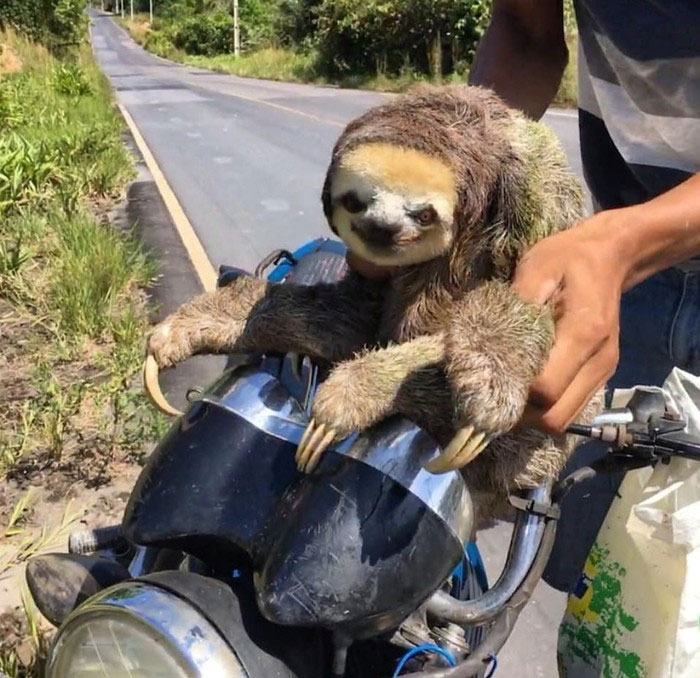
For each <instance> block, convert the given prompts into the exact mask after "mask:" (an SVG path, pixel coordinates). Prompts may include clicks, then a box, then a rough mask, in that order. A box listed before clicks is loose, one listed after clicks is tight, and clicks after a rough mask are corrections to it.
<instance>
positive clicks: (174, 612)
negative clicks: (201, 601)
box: [45, 580, 248, 678]
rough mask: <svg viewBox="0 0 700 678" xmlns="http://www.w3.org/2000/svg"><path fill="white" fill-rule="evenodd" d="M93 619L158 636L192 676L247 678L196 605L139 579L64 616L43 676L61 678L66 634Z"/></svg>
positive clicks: (103, 593) (105, 593)
mask: <svg viewBox="0 0 700 678" xmlns="http://www.w3.org/2000/svg"><path fill="white" fill-rule="evenodd" d="M166 613H167V614H166ZM96 619H101V620H105V619H117V620H120V621H124V620H125V621H127V623H128V624H130V625H131V626H132V627H133V628H136V629H137V630H141V631H144V632H147V633H148V634H149V635H152V636H155V637H157V638H158V639H159V640H160V642H161V645H162V646H163V647H164V648H166V651H167V654H168V655H169V656H170V658H171V659H173V660H175V661H176V662H177V663H178V664H179V665H181V667H182V668H183V671H186V672H189V675H192V676H195V677H196V678H204V677H205V676H222V677H223V676H226V677H227V678H228V677H230V678H248V674H247V673H246V671H245V670H244V669H243V666H242V665H241V663H240V661H239V660H238V657H237V656H236V653H235V651H234V650H233V648H231V646H230V645H229V643H228V642H227V641H226V640H225V639H224V637H223V636H222V634H221V633H220V632H219V631H218V629H217V628H216V627H215V626H214V624H213V623H212V622H211V621H209V619H208V618H207V617H206V616H205V614H204V613H203V612H202V611H200V609H199V608H198V607H197V605H196V604H194V603H193V602H190V601H189V600H188V599H186V598H183V597H180V596H178V595H176V594H175V593H173V592H171V591H169V590H167V589H165V588H162V587H159V586H158V585H154V584H152V583H150V582H144V581H138V580H129V581H126V582H121V583H119V584H115V585H114V586H111V587H109V588H107V589H105V590H104V591H100V592H99V593H97V594H95V595H94V596H92V597H91V598H89V599H88V600H86V601H85V602H84V603H83V604H82V605H81V606H80V607H78V608H76V610H74V611H73V612H72V613H71V614H70V615H69V616H68V617H67V618H66V620H65V621H64V623H63V624H62V625H61V627H60V628H59V630H58V631H57V633H56V636H55V637H54V639H53V642H52V643H51V647H50V649H49V653H48V656H47V661H46V674H45V675H46V678H62V677H60V676H58V675H57V673H56V670H57V667H58V666H59V663H60V661H59V660H61V659H63V655H62V648H61V646H62V645H63V644H64V642H65V641H66V640H67V639H70V634H72V633H74V632H76V631H77V630H78V629H79V628H81V627H83V626H84V625H85V624H87V623H89V622H90V621H91V620H96Z"/></svg>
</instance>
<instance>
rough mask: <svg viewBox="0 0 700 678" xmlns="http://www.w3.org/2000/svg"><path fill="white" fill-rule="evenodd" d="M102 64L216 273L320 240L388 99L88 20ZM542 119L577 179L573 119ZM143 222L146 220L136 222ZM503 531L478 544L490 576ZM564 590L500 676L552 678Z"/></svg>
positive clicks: (535, 608)
mask: <svg viewBox="0 0 700 678" xmlns="http://www.w3.org/2000/svg"><path fill="white" fill-rule="evenodd" d="M92 17H93V21H92V39H93V46H94V49H95V52H96V54H97V58H98V60H99V62H100V64H101V66H102V68H103V70H104V72H105V73H106V74H107V76H108V77H109V79H110V81H111V83H112V85H113V87H114V89H115V90H116V95H117V97H118V99H119V101H120V102H121V103H122V104H123V105H124V106H125V107H126V108H127V110H128V111H129V113H130V114H131V116H132V117H133V119H134V120H135V122H136V124H137V125H138V127H139V129H140V131H141V133H142V135H143V137H144V138H145V140H146V142H147V143H148V145H149V147H150V149H151V151H152V153H153V155H154V156H155V158H156V160H157V161H158V163H159V165H160V167H161V169H162V171H163V173H164V174H165V176H166V178H167V180H168V182H169V183H170V185H171V187H172V188H173V190H174V192H175V194H176V195H177V196H178V198H179V201H180V203H181V204H182V206H183V208H184V210H185V212H186V213H187V216H188V218H189V220H190V221H191V222H192V225H193V227H194V229H195V231H196V233H197V235H198V237H199V239H200V240H201V242H202V244H203V246H204V248H205V250H206V251H207V253H208V255H209V258H210V259H211V261H212V263H213V264H214V267H215V268H216V267H218V265H219V264H221V263H228V264H233V265H237V266H242V267H245V268H250V267H252V266H254V265H255V263H257V261H259V260H260V259H261V258H262V257H263V256H265V255H266V254H267V253H268V252H269V251H270V250H272V249H274V248H277V247H281V246H284V247H288V248H293V247H295V246H297V245H299V244H301V243H302V242H304V241H305V240H307V239H309V238H311V237H315V236H318V235H327V234H328V231H327V227H326V224H325V222H324V220H323V217H322V213H321V205H320V188H321V184H322V181H323V177H324V174H325V169H326V166H327V163H328V160H329V157H330V151H331V148H332V145H333V143H334V141H335V139H336V138H337V136H338V134H339V132H340V130H341V129H342V127H343V126H344V125H345V124H346V123H347V122H348V121H349V120H351V119H352V118H354V117H355V116H357V115H358V114H360V113H362V112H363V111H365V110H367V109H368V108H369V107H371V106H373V105H375V104H377V103H378V102H381V101H383V100H385V98H386V96H388V95H384V94H378V93H370V92H360V91H355V90H340V89H335V88H320V87H311V86H306V85H297V84H289V83H272V82H268V81H261V80H252V79H242V78H236V77H232V76H229V75H222V74H216V73H212V72H210V71H205V70H202V69H198V68H192V67H187V66H179V65H175V64H172V63H169V62H166V61H163V60H161V59H158V58H156V57H154V56H152V55H150V54H147V53H146V52H144V51H143V50H142V49H141V48H140V47H138V46H137V45H136V44H134V43H133V42H132V41H131V40H130V39H129V38H128V36H127V35H126V34H125V32H124V31H123V30H122V29H120V28H119V27H117V26H116V25H115V24H114V23H113V22H112V21H111V20H110V19H109V18H108V17H106V16H104V15H99V14H93V15H92ZM545 120H546V122H547V123H548V124H550V125H551V126H552V128H553V129H554V130H555V131H556V132H557V134H558V135H559V137H560V138H561V140H562V143H563V144H564V147H565V149H566V151H567V154H568V156H569V160H570V162H571V165H572V167H573V168H574V169H575V170H576V171H578V172H579V173H580V157H579V151H578V140H577V121H576V116H575V115H574V114H572V113H570V112H565V111H560V112H550V113H548V114H547V116H546V118H545ZM142 226H143V225H142ZM507 539H508V530H507V526H505V525H498V526H497V527H495V528H493V529H491V530H488V531H487V532H486V533H484V534H483V535H482V536H481V537H480V546H481V548H482V551H483V553H484V555H485V559H486V562H487V568H488V570H489V575H490V579H491V581H493V580H494V579H495V577H496V576H497V574H498V571H499V568H500V565H501V564H502V562H503V558H504V555H505V549H506V546H507ZM562 607H563V599H562V596H561V594H559V593H557V592H555V591H553V590H552V589H550V588H549V587H547V586H546V585H545V584H541V585H540V587H539V588H538V590H537V591H536V594H535V596H534V599H533V601H532V602H531V603H530V604H529V606H528V607H527V608H526V610H525V612H524V613H523V615H522V616H521V619H520V621H519V623H518V626H517V627H516V631H515V633H514V635H513V637H512V638H511V640H510V642H509V643H508V645H507V646H506V648H505V649H504V651H503V652H502V655H501V657H500V667H499V671H498V675H499V676H502V677H503V678H509V677H510V676H523V678H555V677H556V675H557V672H556V664H555V654H554V652H555V649H554V648H555V642H556V627H557V624H558V621H559V619H560V617H561V611H562Z"/></svg>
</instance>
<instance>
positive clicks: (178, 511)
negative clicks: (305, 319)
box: [27, 239, 700, 678]
mask: <svg viewBox="0 0 700 678" xmlns="http://www.w3.org/2000/svg"><path fill="white" fill-rule="evenodd" d="M344 255H345V251H344V247H343V245H342V244H341V243H339V242H335V241H332V240H326V239H319V240H314V241H312V242H310V243H307V244H306V245H304V246H303V247H301V248H300V249H298V250H297V251H295V252H293V253H292V252H288V251H284V250H281V251H277V252H273V253H272V254H271V255H270V256H269V257H267V258H266V259H265V260H263V261H262V262H261V264H260V265H259V266H258V268H257V269H256V271H255V275H258V276H266V277H267V278H268V279H269V280H270V281H273V282H279V283H282V284H284V283H286V282H294V283H295V284H314V283H316V282H318V281H320V280H326V281H328V280H335V279H337V278H338V277H339V276H341V275H342V274H343V273H344V271H345V260H344ZM269 267H272V270H271V272H270V273H267V274H266V271H267V270H268V268H269ZM239 275H248V273H246V272H245V271H241V270H239V269H234V268H231V267H222V269H221V272H220V277H219V285H226V284H227V283H228V282H230V280H232V279H233V278H235V277H236V276H239ZM323 377H324V374H323V372H322V370H321V369H320V367H319V366H318V365H316V364H315V363H314V362H313V361H312V360H310V359H309V358H308V357H303V356H302V357H299V356H295V355H291V354H290V355H245V356H231V357H230V358H229V362H228V364H227V367H226V370H225V371H224V373H223V374H222V375H221V376H220V378H218V379H217V380H216V381H215V382H214V383H213V384H211V385H210V386H209V387H208V388H206V389H204V390H202V391H198V392H194V393H193V394H192V395H191V397H190V403H189V406H188V408H187V410H186V412H184V414H183V415H182V416H181V417H179V418H178V419H177V420H176V421H175V423H174V424H173V425H172V427H171V428H170V430H169V431H168V433H167V434H166V435H165V437H164V438H163V439H162V440H161V441H160V442H159V444H158V445H157V447H156V448H155V450H154V451H153V453H152V454H151V456H150V458H149V460H148V462H147V464H146V466H145V467H144V469H143V471H142V473H141V475H140V477H139V479H138V481H137V483H136V485H135V487H134V489H133V492H132V494H131V497H130V499H129V502H128V505H127V507H126V510H125V513H124V516H123V520H122V523H121V525H117V526H113V527H107V528H100V529H94V530H87V531H83V532H78V533H74V534H72V535H71V536H70V539H69V548H68V553H66V554H48V555H43V556H38V557H36V558H34V559H32V560H31V561H30V562H29V563H28V567H27V581H28V584H29V589H30V592H31V594H32V596H33V598H34V600H35V602H36V604H37V606H38V608H39V609H40V611H41V612H42V613H43V615H44V616H45V617H46V618H47V619H48V620H49V621H50V622H52V623H53V624H54V625H55V626H56V627H57V629H58V630H57V633H56V635H55V638H54V640H53V643H52V645H51V647H50V650H49V654H48V659H47V664H46V678H69V677H70V678H91V677H92V676H95V677H98V676H109V677H115V678H116V677H122V676H123V677H124V678H126V677H130V678H141V677H146V676H148V677H149V678H155V677H159V676H162V677H165V676H167V677H168V678H219V677H221V678H271V677H273V676H275V677H278V678H321V677H325V676H333V677H334V678H343V677H344V678H359V677H360V676H362V677H364V678H366V677H367V676H380V677H381V676H387V677H388V676H399V675H411V676H412V678H423V677H426V678H427V677H428V676H431V677H432V678H448V677H449V678H467V677H476V676H479V677H482V678H483V677H488V676H491V675H492V674H493V672H494V671H495V669H496V666H497V656H498V652H499V650H500V649H501V648H502V647H503V645H504V644H505V642H506V641H507V639H508V637H509V635H510V633H511V631H512V629H513V626H514V624H515V622H516V620H517V618H518V615H519V613H520V611H521V610H522V609H523V607H524V605H525V604H526V603H527V601H528V600H529V598H530V596H531V594H532V592H533V590H534V588H535V586H536V584H537V583H538V581H539V579H540V577H541V575H542V572H543V570H544V567H545V565H546V562H547V559H548V557H549V554H550V552H551V548H552V544H553V540H554V535H555V530H556V524H557V517H558V512H559V509H558V504H559V502H560V501H561V498H562V496H563V495H564V493H565V492H566V491H567V489H568V488H569V487H570V486H571V485H572V484H573V483H575V482H577V481H578V480H580V479H581V478H583V477H586V476H587V475H590V474H591V473H595V472H600V471H602V470H603V469H583V470H580V471H577V472H576V473H575V474H573V475H572V476H570V477H568V478H565V479H564V480H562V481H560V482H558V483H556V484H551V485H547V486H542V487H539V488H536V489H534V490H531V491H528V492H523V493H522V494H519V495H518V496H513V497H511V503H512V505H513V506H514V507H515V510H516V513H517V517H516V519H515V521H514V527H513V533H512V538H511V543H510V548H509V551H508V556H507V559H506V564H505V566H504V569H503V571H502V573H501V575H500V577H499V578H498V580H497V581H496V582H495V583H494V585H493V586H491V587H489V585H488V581H487V578H486V573H485V570H484V567H483V563H482V561H481V558H480V555H479V551H478V548H477V546H476V544H475V543H474V542H473V541H471V538H472V533H473V508H472V503H471V499H470V493H469V488H468V487H467V486H466V484H465V482H464V480H463V478H462V476H461V475H460V474H459V473H457V472H451V473H447V474H442V475H434V474H431V473H429V472H428V471H426V470H425V469H424V468H423V466H424V464H425V462H427V461H428V460H429V459H431V458H433V457H434V456H436V455H437V454H438V453H439V448H438V445H437V444H436V443H435V441H434V440H432V439H431V438H430V436H428V435H427V434H426V433H425V431H423V430H421V429H420V428H419V427H417V426H416V425H415V424H413V423H412V422H410V421H408V420H405V419H402V418H400V417H392V418H390V419H387V420H386V421H384V422H382V423H381V424H379V425H377V426H375V427H373V428H371V429H370V430H367V431H364V432H361V433H358V434H355V435H353V436H351V437H349V438H347V439H346V440H343V441H341V442H340V443H338V444H337V445H335V446H334V447H332V448H331V449H330V450H329V451H327V452H326V454H325V455H324V457H323V459H322V461H321V463H320V465H319V467H318V468H317V469H316V471H315V472H314V473H313V474H311V475H303V474H301V473H299V472H298V471H297V469H296V466H295V464H294V452H295V449H296V446H297V444H298V443H299V440H300V438H301V435H302V433H303V432H304V430H305V428H306V425H307V423H308V421H309V411H310V406H311V403H312V401H313V396H314V392H315V389H316V387H317V386H318V384H319V383H320V382H321V381H322V379H323ZM571 432H572V433H575V434H578V435H581V436H586V437H589V438H598V439H601V440H604V441H607V442H608V443H609V444H610V445H611V454H610V455H609V457H610V458H609V460H608V462H609V463H610V465H611V466H614V467H615V468H620V467H636V466H641V465H648V464H651V463H655V462H656V461H658V460H659V459H663V458H665V457H667V456H668V455H672V454H681V455H685V456H687V457H689V458H693V459H698V460H700V441H697V440H693V439H692V438H690V437H689V436H687V435H686V434H685V433H683V427H682V422H679V421H678V420H677V419H673V418H671V417H670V416H669V415H668V413H667V412H666V411H665V408H664V403H663V398H661V400H659V399H658V394H657V393H654V392H650V391H645V390H644V389H638V390H637V391H635V395H634V397H633V398H632V400H630V402H629V404H628V406H627V407H626V408H624V409H622V410H619V409H618V410H607V411H605V412H603V414H601V416H600V417H599V418H598V420H597V421H596V422H594V423H593V425H592V426H578V425H575V426H573V427H572V428H571Z"/></svg>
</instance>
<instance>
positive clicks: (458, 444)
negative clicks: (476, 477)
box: [425, 426, 491, 473]
mask: <svg viewBox="0 0 700 678" xmlns="http://www.w3.org/2000/svg"><path fill="white" fill-rule="evenodd" d="M490 442H491V438H490V437H488V436H487V435H486V434H485V433H483V432H479V431H476V432H475V431H474V427H473V426H465V427H464V428H462V429H460V430H459V431H457V433H456V434H455V436H454V438H452V440H451V441H450V443H449V444H448V445H447V447H446V448H445V449H444V451H443V452H442V454H440V455H439V456H437V457H436V458H435V459H432V460H431V461H429V462H428V463H427V464H426V465H425V469H426V470H427V471H430V472H431V473H446V472H447V471H456V470H457V469H460V468H462V467H463V466H466V465H467V464H468V463H469V462H470V461H473V460H474V459H475V458H476V457H477V456H478V455H479V454H481V452H483V450H484V449H485V448H486V446H487V445H488V444H489V443H490Z"/></svg>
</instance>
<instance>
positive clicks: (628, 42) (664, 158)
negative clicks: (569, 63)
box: [574, 0, 700, 209]
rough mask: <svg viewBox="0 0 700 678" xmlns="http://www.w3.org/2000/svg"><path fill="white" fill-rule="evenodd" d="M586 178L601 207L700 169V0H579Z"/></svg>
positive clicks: (658, 189)
mask: <svg viewBox="0 0 700 678" xmlns="http://www.w3.org/2000/svg"><path fill="white" fill-rule="evenodd" d="M574 2H575V8H576V16H577V21H578V26H579V126H580V133H581V153H582V157H583V166H584V173H585V176H586V181H587V183H588V184H589V187H590V189H591V193H592V194H593V198H594V202H595V203H596V206H597V207H599V208H603V209H605V208H612V207H619V206H623V205H631V204H636V203H639V202H643V201H645V200H648V199H650V198H652V197H654V196H656V195H658V194H660V193H663V192H664V191H666V190H668V189H670V188H672V187H673V186H675V185H677V184H679V183H681V182H682V181H683V180H684V179H686V178H687V177H689V176H690V175H691V174H693V173H695V172H697V171H700V0H574Z"/></svg>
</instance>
